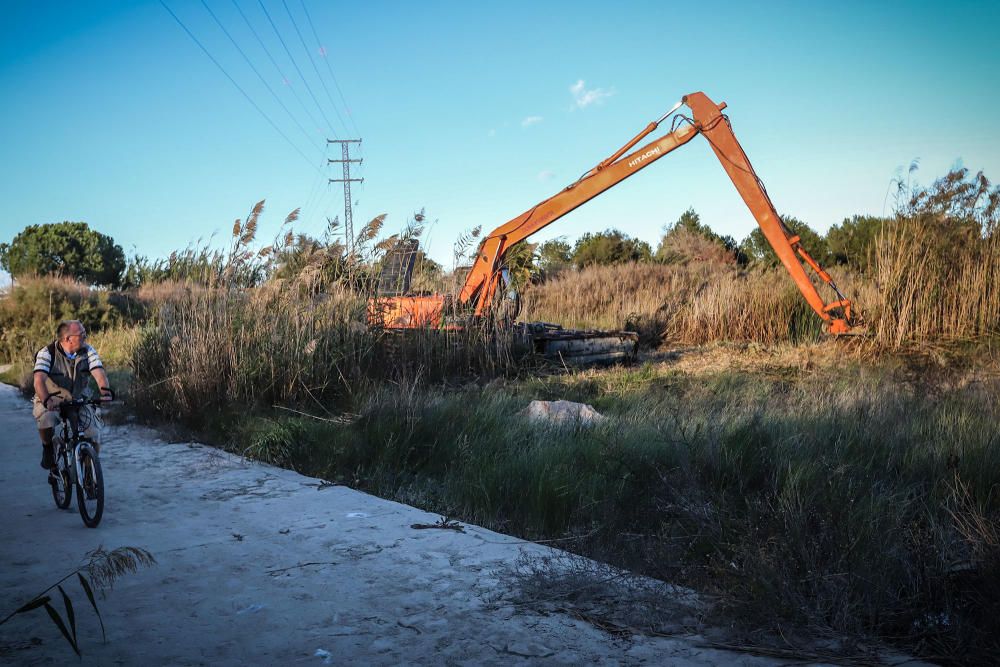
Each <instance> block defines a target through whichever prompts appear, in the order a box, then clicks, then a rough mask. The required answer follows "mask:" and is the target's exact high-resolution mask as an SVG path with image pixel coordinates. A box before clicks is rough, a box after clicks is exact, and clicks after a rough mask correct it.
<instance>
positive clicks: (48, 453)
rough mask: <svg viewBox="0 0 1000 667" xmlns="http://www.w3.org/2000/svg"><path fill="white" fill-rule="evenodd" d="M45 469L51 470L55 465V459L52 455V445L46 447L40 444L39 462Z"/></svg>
mask: <svg viewBox="0 0 1000 667" xmlns="http://www.w3.org/2000/svg"><path fill="white" fill-rule="evenodd" d="M39 465H41V466H42V467H43V468H45V469H46V470H52V469H53V468H55V467H56V459H55V457H54V456H53V455H52V447H51V446H49V447H46V446H45V445H42V462H41V463H40V464H39Z"/></svg>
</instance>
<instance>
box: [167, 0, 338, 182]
mask: <svg viewBox="0 0 1000 667" xmlns="http://www.w3.org/2000/svg"><path fill="white" fill-rule="evenodd" d="M160 4H161V5H163V8H164V9H166V10H167V13H169V14H170V15H171V16H172V17H174V20H175V21H177V25H179V26H180V27H181V28H183V29H184V32H186V33H187V34H188V36H189V37H190V38H191V39H192V40H194V43H195V44H197V45H198V47H199V48H200V49H201V50H202V51H203V52H204V53H205V55H206V56H208V59H209V60H211V61H212V62H213V63H215V66H216V67H218V68H219V71H220V72H222V73H223V74H224V75H225V77H226V78H227V79H229V82H230V83H232V84H233V85H234V86H236V89H237V90H238V91H240V92H241V93H242V94H243V97H245V98H246V100H247V102H249V103H250V104H251V105H252V106H253V108H254V109H256V110H257V113H259V114H260V115H261V116H263V117H264V120H266V121H267V122H268V123H269V124H270V125H271V127H273V128H274V131H275V132H277V133H278V134H280V135H281V137H282V138H283V139H284V140H285V141H286V142H287V143H288V145H289V146H291V147H292V148H293V149H295V152H296V153H298V154H299V155H301V156H302V159H303V160H305V161H306V162H308V163H309V166H310V167H312V168H313V169H315V170H317V171H319V167H317V166H316V165H314V164H313V163H312V161H311V160H310V159H309V157H307V156H306V154H305V153H303V152H302V150H301V149H300V148H299V147H298V146H296V145H295V144H294V143H293V142H292V140H291V139H289V138H288V135H286V134H285V133H284V132H282V131H281V128H279V127H278V126H277V125H276V124H275V123H274V121H273V120H271V117H270V116H268V115H267V114H266V113H264V110H263V109H261V108H260V107H259V106H258V105H257V103H256V102H254V101H253V98H251V97H250V96H249V95H247V92H246V91H245V90H243V88H242V87H241V86H240V84H238V83H236V79H234V78H233V77H231V76H229V72H227V71H226V69H225V68H224V67H223V66H222V65H220V64H219V61H218V60H216V59H215V58H214V57H213V56H212V54H211V53H209V52H208V49H206V48H205V46H204V44H202V43H201V42H200V41H198V38H197V37H195V36H194V33H192V32H191V31H190V30H188V27H187V26H186V25H184V22H183V21H181V20H180V19H179V18H178V17H177V14H174V12H173V11H172V10H171V9H170V7H168V6H167V3H166V2H164V0H160Z"/></svg>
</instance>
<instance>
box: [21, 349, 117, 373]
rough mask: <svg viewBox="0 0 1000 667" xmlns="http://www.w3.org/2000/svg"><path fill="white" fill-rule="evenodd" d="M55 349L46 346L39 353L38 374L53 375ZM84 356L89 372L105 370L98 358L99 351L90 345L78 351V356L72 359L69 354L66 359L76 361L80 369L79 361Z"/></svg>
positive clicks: (36, 367) (36, 368) (37, 357)
mask: <svg viewBox="0 0 1000 667" xmlns="http://www.w3.org/2000/svg"><path fill="white" fill-rule="evenodd" d="M57 345H58V343H57ZM53 347H54V346H53V345H46V346H45V347H43V348H42V349H40V350H39V351H38V353H37V354H36V355H35V372H38V371H41V372H43V373H51V372H52V348H53ZM64 354H65V353H64ZM84 356H85V357H86V358H87V365H86V369H87V370H93V369H95V368H104V363H103V362H102V361H101V358H100V357H99V356H98V354H97V350H95V349H94V348H93V347H91V346H90V345H89V344H85V345H84V346H83V347H81V348H80V349H79V350H77V352H76V354H75V355H73V356H72V357H70V356H69V355H68V354H67V355H66V358H67V359H70V360H73V361H76V362H77V363H76V365H77V367H78V368H79V359H80V358H81V357H84Z"/></svg>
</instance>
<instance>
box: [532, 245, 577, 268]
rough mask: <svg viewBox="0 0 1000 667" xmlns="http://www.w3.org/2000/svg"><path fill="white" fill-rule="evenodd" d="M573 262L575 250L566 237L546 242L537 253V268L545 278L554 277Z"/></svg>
mask: <svg viewBox="0 0 1000 667" xmlns="http://www.w3.org/2000/svg"><path fill="white" fill-rule="evenodd" d="M572 261H573V250H572V248H570V245H569V244H568V243H566V241H565V239H564V237H559V238H557V239H552V240H550V241H546V242H545V243H543V244H541V245H540V246H538V249H537V250H536V251H535V266H536V267H537V268H538V271H539V272H541V274H542V275H544V276H554V275H555V274H557V273H559V272H560V271H562V270H564V269H566V268H567V267H569V266H570V264H571V263H572Z"/></svg>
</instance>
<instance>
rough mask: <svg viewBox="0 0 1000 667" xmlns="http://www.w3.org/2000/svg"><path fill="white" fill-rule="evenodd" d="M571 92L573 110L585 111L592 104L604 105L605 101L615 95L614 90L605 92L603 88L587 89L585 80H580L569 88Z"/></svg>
mask: <svg viewBox="0 0 1000 667" xmlns="http://www.w3.org/2000/svg"><path fill="white" fill-rule="evenodd" d="M569 92H570V93H571V94H572V95H573V106H572V107H570V108H571V109H585V108H587V107H589V106H590V105H592V104H602V103H603V102H604V100H605V99H607V98H609V97H611V96H612V95H614V94H615V90H614V88H612V89H611V90H605V89H603V88H591V89H589V90H588V89H587V86H586V84H585V83H584V81H583V79H580V80H578V81H577V82H576V83H574V84H573V85H572V86H570V87H569Z"/></svg>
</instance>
